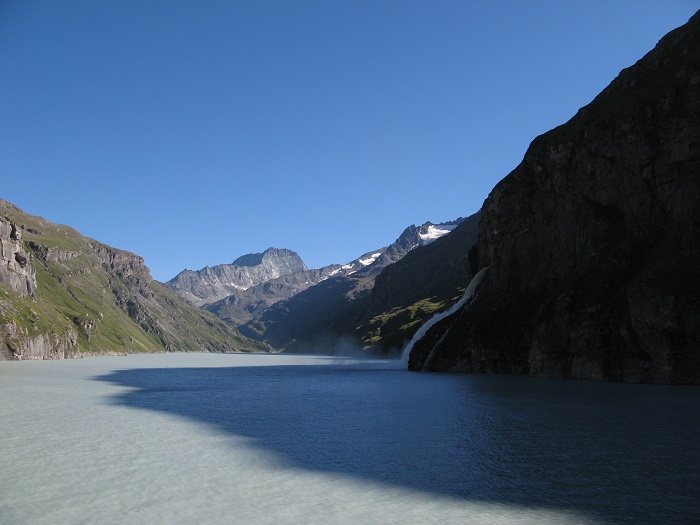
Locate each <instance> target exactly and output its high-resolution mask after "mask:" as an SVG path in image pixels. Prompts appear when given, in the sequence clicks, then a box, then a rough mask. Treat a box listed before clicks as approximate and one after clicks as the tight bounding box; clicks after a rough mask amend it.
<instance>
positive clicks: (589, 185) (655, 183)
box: [409, 14, 700, 384]
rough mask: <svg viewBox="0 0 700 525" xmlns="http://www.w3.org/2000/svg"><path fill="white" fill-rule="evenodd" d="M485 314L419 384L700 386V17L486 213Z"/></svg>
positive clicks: (444, 334) (528, 165)
mask: <svg viewBox="0 0 700 525" xmlns="http://www.w3.org/2000/svg"><path fill="white" fill-rule="evenodd" d="M482 210H483V212H482V221H481V225H480V230H479V238H478V243H477V245H476V247H475V249H474V250H473V251H472V253H471V254H470V264H471V267H470V271H471V274H472V275H473V274H475V273H476V272H477V271H478V270H479V269H480V268H483V267H487V266H488V267H489V272H488V274H487V277H486V279H485V281H484V283H483V286H482V288H481V290H480V292H479V294H478V296H477V297H476V299H475V301H474V302H473V303H472V305H471V306H470V307H468V308H466V309H464V310H461V311H459V312H457V313H456V314H455V315H453V316H452V317H450V318H448V319H447V320H445V321H443V322H442V323H439V324H438V325H436V326H435V327H434V328H433V329H432V330H431V331H430V332H428V334H427V336H426V337H425V338H424V339H423V340H421V341H420V342H419V343H418V344H417V345H416V346H415V348H414V351H413V353H412V355H411V360H410V364H409V366H410V368H412V369H417V370H419V369H422V368H423V366H424V365H425V361H426V357H427V355H428V354H429V353H430V352H431V351H432V350H433V349H434V348H435V349H436V351H435V353H434V359H433V360H432V362H431V364H430V366H429V369H430V370H435V371H464V372H514V373H524V374H530V375H533V376H546V377H568V378H580V379H594V380H611V381H625V382H648V383H695V384H698V383H700V14H696V15H695V16H693V18H691V20H690V21H689V22H688V24H686V25H685V26H683V27H681V28H679V29H676V30H674V31H673V32H671V33H669V34H668V35H667V36H665V37H664V38H663V39H662V40H661V41H660V42H659V43H658V45H657V46H656V48H655V49H654V50H652V51H651V52H650V53H648V54H647V55H646V56H645V57H644V58H643V59H641V60H640V61H639V62H638V63H637V64H635V65H634V66H632V67H630V68H628V69H625V70H624V71H622V72H621V73H620V74H619V76H618V77H617V78H616V79H615V80H614V81H613V82H612V83H611V84H610V86H609V87H608V88H606V89H605V90H604V91H603V92H602V93H601V94H600V95H599V96H598V97H597V98H596V99H595V100H594V101H593V102H592V103H591V104H589V105H588V106H586V107H585V108H583V109H581V110H580V111H579V112H578V113H577V114H576V116H574V117H573V118H572V119H571V120H570V121H569V122H568V123H566V124H565V125H563V126H560V127H558V128H556V129H554V130H552V131H550V132H549V133H546V134H545V135H543V136H541V137H538V138H537V139H536V140H535V141H534V142H533V143H532V144H531V146H530V148H529V149H528V151H527V153H526V155H525V158H524V159H523V161H522V163H521V164H520V165H519V166H518V167H517V168H516V169H515V170H514V171H513V172H512V173H510V174H509V175H508V176H507V177H506V178H505V179H504V180H502V181H501V182H500V183H499V184H498V185H497V186H496V187H495V188H494V189H493V191H492V192H491V194H490V195H489V197H488V198H487V199H486V201H485V203H484V206H483V208H482Z"/></svg>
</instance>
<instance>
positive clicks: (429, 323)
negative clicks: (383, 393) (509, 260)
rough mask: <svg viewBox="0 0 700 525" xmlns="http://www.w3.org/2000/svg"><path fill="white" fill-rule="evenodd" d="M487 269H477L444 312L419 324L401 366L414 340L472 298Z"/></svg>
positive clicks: (405, 351) (406, 360) (402, 356)
mask: <svg viewBox="0 0 700 525" xmlns="http://www.w3.org/2000/svg"><path fill="white" fill-rule="evenodd" d="M488 269H489V267H488V266H487V267H486V268H482V269H481V270H479V272H478V273H477V274H476V275H475V276H474V278H473V279H472V280H471V282H470V283H469V286H467V289H466V290H465V291H464V295H463V296H462V298H461V299H460V300H459V301H457V302H456V303H455V304H454V305H452V307H451V308H448V309H447V310H445V311H444V312H440V313H437V314H435V315H434V316H433V317H431V318H430V319H429V320H428V321H426V323H425V324H424V325H423V326H421V327H420V328H419V329H418V331H417V332H416V333H415V335H414V336H413V339H411V342H410V343H408V344H407V345H406V348H404V350H403V354H402V355H401V361H400V362H401V365H402V366H404V367H407V366H408V358H409V356H410V355H411V350H413V345H414V344H416V341H419V340H420V339H421V338H422V337H423V336H424V335H425V334H426V333H427V332H428V330H430V329H431V328H432V327H433V326H435V324H437V323H438V322H440V321H442V320H443V319H444V318H445V317H448V316H450V315H452V314H453V313H455V312H456V311H457V310H459V309H460V308H462V307H463V306H464V305H465V304H467V302H468V301H469V300H471V299H472V296H473V295H474V293H475V292H476V289H477V288H478V286H479V284H481V280H482V279H483V278H484V275H485V274H486V270H488Z"/></svg>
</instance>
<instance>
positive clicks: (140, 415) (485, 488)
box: [0, 354, 700, 525]
mask: <svg viewBox="0 0 700 525" xmlns="http://www.w3.org/2000/svg"><path fill="white" fill-rule="evenodd" d="M0 403H2V409H1V410H0V523H1V524H3V525H4V524H8V525H10V524H11V525H18V524H32V525H34V524H64V523H65V524H112V523H115V524H116V523H124V524H130V525H134V524H149V525H150V524H161V523H162V524H171V523H176V524H179V523H181V524H210V523H211V524H218V523H241V524H258V523H259V524H324V525H325V524H333V523H338V524H341V523H342V524H374V523H377V524H413V523H415V524H430V523H436V524H437V523H439V524H450V523H455V524H482V523H483V524H486V523H490V524H515V523H517V524H617V523H623V524H627V523H629V524H646V523H649V524H660V523H668V524H675V523H678V524H693V523H695V524H697V523H700V389H698V388H697V387H683V386H652V385H622V384H610V383H595V382H583V381H563V380H547V379H533V378H527V377H518V376H479V375H443V374H418V373H410V372H406V371H403V370H399V369H394V368H392V367H391V364H388V363H382V362H374V361H359V360H351V359H342V358H324V357H303V356H296V357H295V356H283V355H216V354H168V355H143V356H128V357H94V358H86V359H82V360H75V361H29V362H26V361H25V362H0Z"/></svg>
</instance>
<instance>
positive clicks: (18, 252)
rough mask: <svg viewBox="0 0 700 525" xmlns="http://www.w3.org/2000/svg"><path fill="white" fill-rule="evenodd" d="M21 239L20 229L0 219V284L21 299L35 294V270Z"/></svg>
mask: <svg viewBox="0 0 700 525" xmlns="http://www.w3.org/2000/svg"><path fill="white" fill-rule="evenodd" d="M21 239H22V231H21V229H19V228H18V227H17V225H16V224H14V223H12V222H10V221H9V220H7V219H4V218H2V217H0V284H4V285H6V286H8V287H9V288H10V289H11V290H12V291H13V292H15V293H16V294H18V295H20V296H21V297H33V296H34V294H35V293H36V269H35V268H34V260H33V258H32V257H31V255H30V254H28V253H27V252H26V251H25V249H24V245H23V244H22V243H21Z"/></svg>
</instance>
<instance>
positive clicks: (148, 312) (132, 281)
mask: <svg viewBox="0 0 700 525" xmlns="http://www.w3.org/2000/svg"><path fill="white" fill-rule="evenodd" d="M0 218H2V219H3V220H4V221H6V222H9V223H12V224H15V225H16V226H17V230H18V231H19V233H20V234H21V239H20V241H19V243H20V247H21V249H22V250H23V253H26V254H27V257H28V258H29V260H30V263H31V264H33V265H34V267H35V272H36V293H35V294H34V296H33V297H32V296H28V297H23V296H21V295H19V294H17V293H15V292H14V291H13V290H12V289H11V288H9V287H8V286H6V285H3V284H0V343H2V342H3V341H4V344H0V347H3V348H4V354H5V357H13V355H12V354H13V351H12V349H13V348H14V349H15V350H16V351H19V350H20V349H21V348H22V346H24V347H27V345H31V342H32V341H34V340H38V339H37V338H41V337H43V338H44V339H45V340H48V341H50V344H51V345H56V344H59V343H58V341H59V340H61V341H62V342H61V344H63V345H64V346H66V347H67V348H71V349H72V350H71V351H70V352H71V353H74V352H76V351H77V352H97V353H102V352H152V351H163V350H168V351H202V350H206V351H256V350H257V351H259V350H262V349H264V348H265V347H264V345H260V344H259V343H255V342H253V341H250V340H248V339H247V338H245V337H243V336H241V335H240V334H239V333H238V332H237V331H236V330H235V329H233V328H231V327H230V326H228V325H226V324H225V323H223V322H221V320H219V319H218V318H217V317H216V316H214V315H213V314H210V313H209V312H206V311H201V310H198V309H196V308H194V307H192V306H190V305H188V304H187V303H185V302H184V301H182V300H180V299H179V298H177V297H176V296H175V295H174V294H173V293H172V292H171V291H170V290H168V289H167V288H166V287H165V286H163V285H161V284H160V283H158V282H156V281H154V280H153V279H152V278H151V276H150V273H149V271H148V268H146V266H145V265H144V261H143V259H142V258H141V257H138V256H136V255H134V254H131V253H129V252H125V251H122V250H117V249H115V248H111V247H109V246H107V245H104V244H101V243H99V242H97V241H94V240H92V239H88V238H86V237H84V236H82V235H80V233H78V232H77V231H75V230H74V229H72V228H70V227H67V226H62V225H57V224H53V223H50V222H48V221H46V220H44V219H42V218H40V217H35V216H31V215H28V214H26V213H24V212H23V211H22V210H20V209H19V208H17V207H16V206H13V205H12V204H10V203H8V202H5V201H2V200H0ZM15 353H16V352H15Z"/></svg>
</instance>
